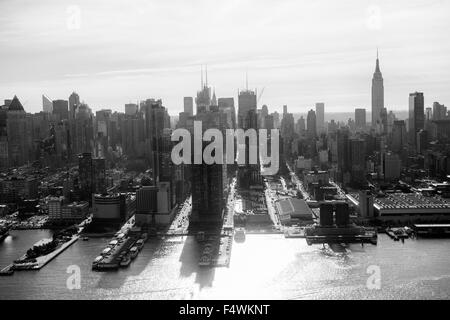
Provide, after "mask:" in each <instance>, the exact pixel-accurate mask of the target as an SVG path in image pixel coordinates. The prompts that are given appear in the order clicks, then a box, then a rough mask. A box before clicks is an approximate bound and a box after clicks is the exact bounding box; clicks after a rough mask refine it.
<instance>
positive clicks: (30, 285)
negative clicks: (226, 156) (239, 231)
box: [0, 230, 450, 299]
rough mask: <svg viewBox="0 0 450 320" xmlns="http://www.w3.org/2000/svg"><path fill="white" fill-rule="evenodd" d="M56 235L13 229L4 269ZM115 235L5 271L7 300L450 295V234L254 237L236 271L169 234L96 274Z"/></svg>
mask: <svg viewBox="0 0 450 320" xmlns="http://www.w3.org/2000/svg"><path fill="white" fill-rule="evenodd" d="M50 236H51V231H49V230H20V231H19V230H16V231H12V232H11V235H10V236H9V237H7V238H6V239H5V240H4V241H3V242H2V243H0V266H1V267H4V266H6V265H8V264H10V263H11V262H12V261H13V260H14V259H17V258H18V257H19V256H21V255H22V254H23V253H25V251H26V250H27V249H28V248H29V247H31V246H32V245H33V244H34V243H35V242H37V241H38V240H40V239H42V238H44V237H50ZM109 240H110V239H109V238H91V239H90V240H89V241H81V240H79V241H78V242H76V243H75V244H73V245H72V246H71V247H70V248H68V249H67V250H66V251H64V252H63V253H61V254H60V255H59V256H58V257H56V258H55V259H54V260H53V261H51V262H50V263H49V264H48V265H46V266H45V267H44V268H43V269H41V270H39V271H21V272H15V274H14V275H13V276H10V277H0V299H449V298H450V255H449V254H448V252H449V248H450V239H418V240H406V241H405V243H402V242H394V241H393V240H391V239H390V238H389V237H387V236H386V235H384V234H380V235H379V240H378V245H377V246H372V245H365V246H364V247H361V246H360V245H351V246H349V248H348V250H347V252H345V253H336V252H333V251H332V250H330V249H323V248H322V247H321V246H320V245H317V246H308V245H307V244H306V242H305V240H304V239H286V238H284V236H283V235H281V234H270V235H259V234H258V235H256V234H254V235H252V234H248V235H247V237H246V240H245V242H243V243H236V242H234V243H233V248H232V255H231V263H230V266H229V267H228V268H215V269H204V268H201V267H198V265H197V261H198V257H199V248H198V246H197V243H196V241H195V239H194V238H193V237H167V238H166V239H163V240H156V239H150V240H149V241H148V242H147V243H146V245H145V247H144V249H143V250H142V251H141V253H140V254H139V256H138V257H137V258H136V259H135V260H134V261H133V262H132V264H131V265H130V266H129V268H127V269H121V270H119V271H114V272H107V273H106V272H93V271H91V263H92V261H93V260H94V258H95V257H96V256H97V255H98V254H99V253H100V252H101V251H102V249H103V248H104V247H105V246H106V245H107V243H108V242H109ZM71 266H77V267H79V270H80V276H81V279H80V281H81V282H80V283H81V287H80V289H72V290H70V289H68V286H67V280H68V278H69V277H71V274H70V273H68V272H67V271H68V268H69V267H71ZM72 268H73V267H72ZM75 268H76V267H75ZM378 275H379V277H378ZM374 279H379V282H377V281H375V282H374ZM374 284H375V285H374Z"/></svg>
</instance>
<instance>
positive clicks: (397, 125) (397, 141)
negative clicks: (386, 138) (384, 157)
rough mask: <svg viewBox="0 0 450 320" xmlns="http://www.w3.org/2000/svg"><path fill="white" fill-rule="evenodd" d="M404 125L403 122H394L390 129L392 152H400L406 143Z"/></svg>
mask: <svg viewBox="0 0 450 320" xmlns="http://www.w3.org/2000/svg"><path fill="white" fill-rule="evenodd" d="M407 140H408V139H407V135H406V124H405V121H403V120H395V121H394V126H393V128H392V147H391V148H392V151H394V152H397V153H398V152H400V151H401V150H402V149H403V147H404V146H405V144H406V143H407Z"/></svg>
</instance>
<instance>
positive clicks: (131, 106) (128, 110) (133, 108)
mask: <svg viewBox="0 0 450 320" xmlns="http://www.w3.org/2000/svg"><path fill="white" fill-rule="evenodd" d="M137 113H138V105H137V104H136V103H127V104H125V115H127V116H135V115H136V114H137Z"/></svg>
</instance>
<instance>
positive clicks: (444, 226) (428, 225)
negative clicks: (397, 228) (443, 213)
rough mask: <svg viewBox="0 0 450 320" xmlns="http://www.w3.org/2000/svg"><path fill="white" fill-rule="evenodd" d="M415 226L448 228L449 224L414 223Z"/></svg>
mask: <svg viewBox="0 0 450 320" xmlns="http://www.w3.org/2000/svg"><path fill="white" fill-rule="evenodd" d="M414 227H416V228H450V224H415V225H414Z"/></svg>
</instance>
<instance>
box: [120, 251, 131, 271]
mask: <svg viewBox="0 0 450 320" xmlns="http://www.w3.org/2000/svg"><path fill="white" fill-rule="evenodd" d="M130 263H131V258H130V255H128V254H127V255H126V256H124V257H123V258H122V261H120V267H121V268H126V267H128V266H129V265H130Z"/></svg>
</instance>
